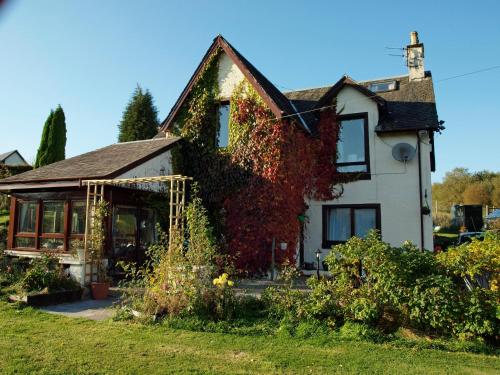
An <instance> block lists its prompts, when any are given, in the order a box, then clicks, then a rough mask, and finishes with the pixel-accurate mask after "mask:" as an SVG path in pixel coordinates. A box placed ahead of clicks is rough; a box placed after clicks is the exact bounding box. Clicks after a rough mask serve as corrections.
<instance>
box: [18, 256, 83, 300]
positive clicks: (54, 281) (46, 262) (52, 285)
mask: <svg viewBox="0 0 500 375" xmlns="http://www.w3.org/2000/svg"><path fill="white" fill-rule="evenodd" d="M19 287H20V288H21V289H22V291H23V292H27V293H30V292H39V291H44V290H45V291H48V292H51V291H57V290H72V289H77V288H79V285H78V284H77V283H76V282H75V281H74V280H73V279H71V278H70V277H69V276H66V275H65V274H64V272H63V270H62V268H61V267H60V266H59V261H58V259H57V258H56V257H54V256H50V255H47V254H42V256H41V257H40V258H34V259H33V260H32V261H31V264H30V265H29V267H28V269H27V270H26V273H25V274H24V275H23V276H22V278H21V279H20V281H19Z"/></svg>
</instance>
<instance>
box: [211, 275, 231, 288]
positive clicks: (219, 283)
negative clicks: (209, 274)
mask: <svg viewBox="0 0 500 375" xmlns="http://www.w3.org/2000/svg"><path fill="white" fill-rule="evenodd" d="M213 284H214V285H215V286H216V287H217V288H219V289H223V288H225V287H226V286H228V287H232V286H233V285H234V282H233V281H232V280H229V275H228V274H227V273H223V274H222V275H220V276H219V277H216V278H215V279H214V280H213Z"/></svg>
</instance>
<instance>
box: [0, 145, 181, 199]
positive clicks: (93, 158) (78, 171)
mask: <svg viewBox="0 0 500 375" xmlns="http://www.w3.org/2000/svg"><path fill="white" fill-rule="evenodd" d="M179 140H180V138H179V137H169V138H155V139H150V140H145V141H134V142H123V143H116V144H113V145H111V146H107V147H103V148H100V149H98V150H95V151H91V152H87V153H85V154H82V155H78V156H75V157H72V158H69V159H66V160H62V161H59V162H56V163H53V164H49V165H46V166H44V167H41V168H37V169H34V170H31V171H28V172H24V173H21V174H18V175H15V176H11V177H7V178H5V179H3V180H0V191H1V190H3V191H9V190H12V189H16V188H17V189H19V188H28V186H29V188H36V187H40V188H42V187H46V186H47V183H50V182H52V183H53V182H64V183H63V184H62V185H67V184H68V183H69V182H70V181H71V182H72V185H77V186H78V185H80V184H81V181H82V180H92V179H110V178H115V177H117V176H120V175H121V174H123V173H124V172H126V171H128V170H130V169H132V168H134V167H136V166H137V165H140V164H142V163H144V162H146V161H147V160H149V159H151V158H153V157H155V156H157V155H160V154H161V153H163V152H165V151H167V150H168V149H170V148H171V147H173V146H174V144H176V143H177V142H178V141H179Z"/></svg>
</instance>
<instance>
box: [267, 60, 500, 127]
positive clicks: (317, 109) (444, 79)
mask: <svg viewBox="0 0 500 375" xmlns="http://www.w3.org/2000/svg"><path fill="white" fill-rule="evenodd" d="M499 68H500V65H494V66H490V67H489V68H484V69H480V70H475V71H472V72H468V73H463V74H459V75H456V76H451V77H447V78H443V79H439V80H437V81H436V83H438V82H444V81H450V80H452V79H456V78H461V77H465V76H469V75H472V74H478V73H483V72H487V71H490V70H494V69H499ZM376 96H378V95H377V94H374V95H367V96H365V98H374V97H376ZM363 99H364V98H363ZM358 100H362V99H353V100H349V101H346V102H344V103H343V104H344V105H345V104H346V103H351V102H354V101H358ZM335 106H336V104H331V105H326V106H323V107H319V108H313V109H309V110H306V111H301V112H295V113H292V114H290V115H285V116H281V117H279V118H275V119H276V120H278V119H283V118H287V117H294V116H297V115H302V114H305V113H312V112H317V111H322V110H324V109H327V108H332V107H335Z"/></svg>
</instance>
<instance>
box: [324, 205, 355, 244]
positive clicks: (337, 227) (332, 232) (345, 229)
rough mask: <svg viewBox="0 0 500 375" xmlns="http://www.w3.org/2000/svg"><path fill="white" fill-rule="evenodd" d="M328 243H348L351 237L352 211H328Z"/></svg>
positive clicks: (335, 209)
mask: <svg viewBox="0 0 500 375" xmlns="http://www.w3.org/2000/svg"><path fill="white" fill-rule="evenodd" d="M327 225H328V236H327V240H328V241H347V240H348V239H349V238H350V237H351V209H350V208H332V209H330V210H329V211H328V223H327Z"/></svg>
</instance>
